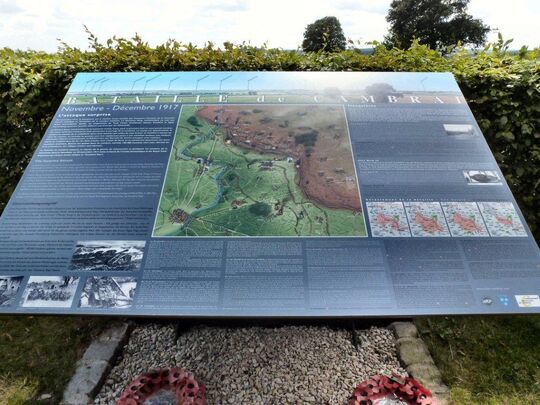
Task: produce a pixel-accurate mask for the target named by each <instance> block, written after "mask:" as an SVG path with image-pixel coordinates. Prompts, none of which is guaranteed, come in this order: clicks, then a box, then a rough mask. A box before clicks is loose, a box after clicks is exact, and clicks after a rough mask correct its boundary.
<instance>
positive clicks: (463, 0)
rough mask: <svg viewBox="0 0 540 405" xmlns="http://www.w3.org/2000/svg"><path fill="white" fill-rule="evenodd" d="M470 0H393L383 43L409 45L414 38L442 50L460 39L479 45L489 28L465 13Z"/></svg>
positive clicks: (398, 45)
mask: <svg viewBox="0 0 540 405" xmlns="http://www.w3.org/2000/svg"><path fill="white" fill-rule="evenodd" d="M469 1H470V0H393V1H392V3H391V4H390V10H389V12H388V15H387V16H386V20H387V21H388V22H389V23H390V30H389V33H388V36H387V37H386V43H387V44H388V45H391V46H395V47H399V48H402V49H405V48H408V47H409V46H410V45H411V44H412V41H413V40H414V39H415V38H416V39H418V41H419V42H420V43H421V44H425V45H428V46H429V47H430V48H432V49H438V50H443V49H444V48H445V47H447V46H450V45H456V44H457V43H458V42H461V43H462V44H463V45H476V46H479V45H482V44H484V43H485V42H486V36H487V33H488V32H489V31H490V28H489V27H488V26H487V25H485V24H484V23H483V22H482V20H480V19H477V18H473V17H472V16H471V15H470V14H468V13H467V6H468V4H469Z"/></svg>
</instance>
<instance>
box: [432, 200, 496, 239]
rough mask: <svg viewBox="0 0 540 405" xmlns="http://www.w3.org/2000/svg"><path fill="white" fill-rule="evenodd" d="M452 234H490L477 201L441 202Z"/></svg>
mask: <svg viewBox="0 0 540 405" xmlns="http://www.w3.org/2000/svg"><path fill="white" fill-rule="evenodd" d="M441 205H442V208H443V211H444V215H445V217H446V222H447V223H448V227H449V228H450V232H451V234H452V236H489V233H488V231H487V229H486V226H485V225H484V221H483V220H482V215H481V214H480V211H479V210H478V206H477V205H476V203H475V202H443V203H441Z"/></svg>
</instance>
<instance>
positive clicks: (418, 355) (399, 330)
mask: <svg viewBox="0 0 540 405" xmlns="http://www.w3.org/2000/svg"><path fill="white" fill-rule="evenodd" d="M389 328H390V330H391V331H392V332H394V336H395V337H396V348H397V354H398V357H399V361H400V362H401V364H402V365H403V368H404V369H405V370H406V371H407V373H409V375H410V376H411V377H413V378H414V379H416V380H418V381H419V382H420V383H421V384H422V385H423V386H424V387H426V388H427V389H428V390H430V391H431V393H432V394H433V396H434V397H435V398H436V399H437V401H438V402H437V404H438V405H447V404H448V387H447V386H446V385H444V383H443V382H442V376H441V372H440V371H439V369H438V368H437V366H436V365H435V362H434V361H433V358H432V357H431V354H430V353H429V350H428V348H427V346H426V344H425V343H424V341H423V340H422V339H421V338H420V337H419V335H418V330H417V329H416V326H415V325H414V324H413V323H412V322H394V323H392V324H390V326H389Z"/></svg>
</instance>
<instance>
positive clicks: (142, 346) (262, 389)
mask: <svg viewBox="0 0 540 405" xmlns="http://www.w3.org/2000/svg"><path fill="white" fill-rule="evenodd" d="M174 336H175V330H174V327H173V326H170V325H166V326H158V325H144V326H138V327H136V328H135V329H134V330H133V332H132V335H131V337H130V339H129V342H128V344H127V345H126V347H125V349H124V353H123V354H122V355H121V356H120V358H119V360H118V363H117V365H116V366H115V367H114V368H113V369H112V370H111V372H110V374H109V376H108V378H107V380H106V382H105V385H104V386H103V387H102V389H101V391H100V393H99V394H98V396H97V397H96V400H95V402H94V403H95V404H114V402H115V399H117V398H118V397H119V396H120V394H121V392H122V390H123V388H124V386H125V385H126V384H127V383H128V382H129V381H131V379H133V378H135V377H136V376H137V375H139V374H140V373H142V372H145V371H147V370H148V369H149V368H152V367H166V366H176V367H185V368H187V369H189V370H190V371H192V372H193V373H194V374H195V375H196V376H197V378H198V379H199V380H200V381H202V382H203V383H204V384H205V385H206V387H207V396H208V403H209V404H227V403H229V404H297V403H298V404H303V403H316V404H332V405H334V404H345V403H346V402H347V399H348V397H349V396H350V394H351V393H352V391H353V389H354V387H355V386H356V385H357V384H358V383H360V382H361V381H363V380H365V379H366V378H368V377H369V376H371V375H373V374H377V373H381V372H393V371H396V372H399V373H401V374H405V371H404V370H403V369H401V367H400V365H399V361H398V358H397V356H396V346H395V339H394V336H393V334H392V332H391V331H389V330H388V329H385V328H371V329H367V330H359V331H357V336H358V347H355V346H354V345H353V339H352V335H351V332H350V331H348V330H344V329H330V328H327V327H313V326H284V327H280V328H261V327H250V328H218V327H206V326H199V327H195V328H192V329H190V330H188V331H187V332H185V333H183V334H182V335H180V337H179V339H178V341H177V342H176V344H175V342H174Z"/></svg>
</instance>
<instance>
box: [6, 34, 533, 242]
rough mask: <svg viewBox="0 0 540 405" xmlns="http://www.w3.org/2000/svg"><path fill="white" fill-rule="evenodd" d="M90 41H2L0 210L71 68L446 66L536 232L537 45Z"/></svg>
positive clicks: (389, 68)
mask: <svg viewBox="0 0 540 405" xmlns="http://www.w3.org/2000/svg"><path fill="white" fill-rule="evenodd" d="M89 39H90V42H91V50H90V51H81V50H79V49H76V48H71V47H69V46H66V45H63V47H62V48H61V49H60V50H59V52H58V53H55V54H46V53H42V52H33V51H27V52H22V51H13V50H10V49H2V50H0V211H1V210H2V208H3V207H4V206H5V204H6V202H7V200H8V198H9V196H10V195H11V193H12V192H13V189H14V187H15V185H16V184H17V182H18V180H19V178H20V176H21V175H22V173H23V171H24V169H25V167H26V165H27V163H28V161H29V159H30V158H31V156H32V153H33V151H34V150H35V148H36V146H37V145H38V143H39V141H40V139H41V136H42V135H43V133H44V132H45V129H46V127H47V125H48V123H49V122H50V120H51V118H52V116H53V115H54V112H55V110H56V109H57V107H58V105H59V103H60V102H61V100H62V98H63V96H64V94H65V92H66V90H67V89H68V87H69V85H70V83H71V81H72V80H73V77H74V75H75V74H76V73H77V72H92V71H103V72H108V71H125V72H129V71H193V70H222V71H223V70H246V71H247V70H252V71H255V70H276V71H278V70H280V71H319V70H323V71H425V72H432V71H450V72H452V73H454V75H455V77H456V79H457V81H458V83H459V85H460V87H461V90H462V91H463V93H464V95H465V97H466V98H467V100H468V102H469V105H470V106H471V109H472V111H473V113H474V115H475V117H476V119H477V120H478V123H479V125H480V127H481V128H482V130H483V131H484V135H485V136H486V139H487V141H488V143H489V145H490V147H491V150H492V151H493V152H494V154H495V158H496V159H497V161H498V163H499V165H500V167H501V169H502V171H503V173H504V174H505V177H506V180H507V181H508V183H509V185H510V188H511V189H512V191H513V193H514V195H515V196H516V198H517V200H518V203H519V205H520V206H521V208H522V209H523V211H524V213H525V216H526V218H527V220H528V223H529V225H530V227H531V229H533V232H535V233H536V236H537V238H538V236H540V197H539V188H540V133H539V116H540V114H539V113H540V63H539V56H540V53H539V51H538V50H534V51H531V52H527V51H526V50H522V51H520V52H519V53H518V54H516V55H512V54H510V53H508V52H507V51H506V49H505V47H504V46H503V45H504V43H502V42H501V43H500V44H499V45H496V46H493V47H488V48H486V49H484V50H481V51H479V52H477V53H475V54H471V53H470V52H468V51H466V50H464V49H459V48H457V49H456V50H454V52H452V53H451V54H450V55H448V56H446V57H443V56H441V54H440V53H438V52H436V51H433V50H431V49H429V48H428V47H426V46H421V45H418V44H417V43H413V45H412V46H411V47H410V48H409V49H407V50H399V49H386V48H385V47H383V46H381V45H379V44H376V43H375V44H374V51H373V53H372V54H369V55H366V54H362V53H360V52H358V51H356V50H353V49H350V50H345V51H343V52H337V53H324V52H315V53H300V52H297V51H287V50H281V49H267V48H265V47H262V48H256V47H252V46H247V45H244V44H242V45H236V46H235V45H232V44H230V43H225V44H224V47H223V48H218V47H216V46H215V45H213V44H212V43H209V44H208V45H206V46H205V47H202V48H198V47H195V46H193V45H184V44H181V43H179V42H177V41H173V40H170V41H168V42H166V43H165V44H163V45H160V46H157V47H150V46H149V45H148V44H147V43H145V42H144V41H143V40H142V39H141V38H140V37H138V36H135V37H134V38H132V39H130V40H128V39H123V38H112V39H109V40H108V41H107V42H106V43H105V44H101V43H99V42H98V41H97V39H96V38H95V37H94V36H93V35H91V34H90V38H89Z"/></svg>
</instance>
